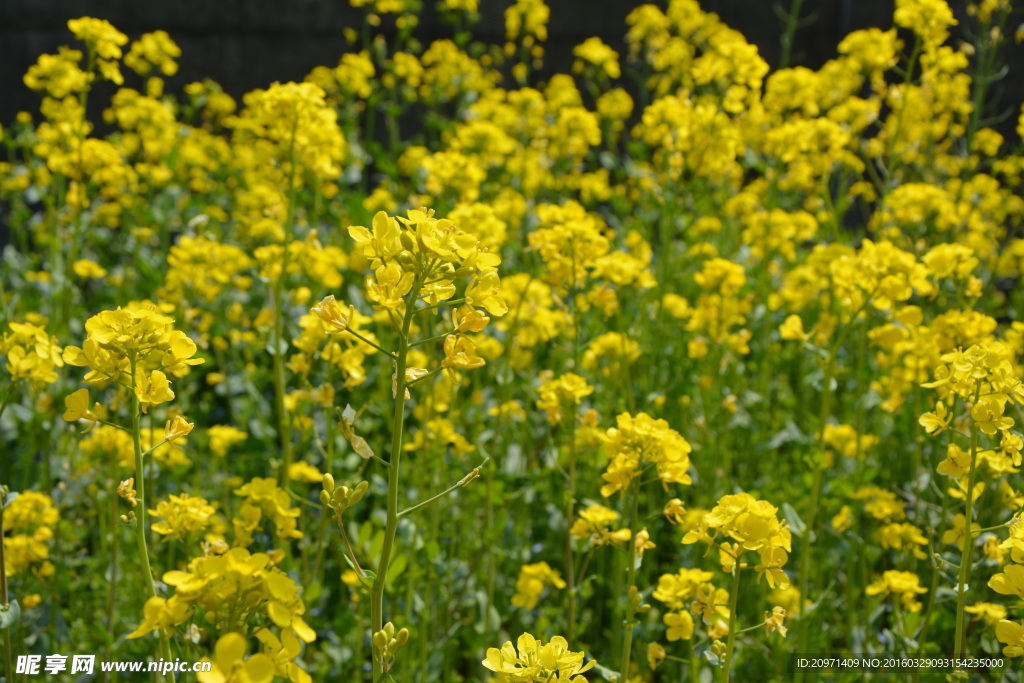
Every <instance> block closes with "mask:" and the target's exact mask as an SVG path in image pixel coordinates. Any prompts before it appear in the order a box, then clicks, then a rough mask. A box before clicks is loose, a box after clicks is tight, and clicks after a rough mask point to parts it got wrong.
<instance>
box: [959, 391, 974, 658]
mask: <svg viewBox="0 0 1024 683" xmlns="http://www.w3.org/2000/svg"><path fill="white" fill-rule="evenodd" d="M980 393H981V384H980V383H979V384H978V387H977V389H976V390H975V392H974V402H975V403H977V402H978V395H979V394H980ZM977 456H978V427H977V426H976V425H975V424H974V420H973V419H972V420H971V467H970V469H969V470H968V471H967V495H966V503H967V506H966V509H965V510H964V530H965V533H964V547H963V549H962V550H961V552H960V572H959V574H958V577H959V578H958V579H957V587H956V646H955V648H954V650H953V652H954V653H955V654H956V656H957V657H963V656H964V653H965V649H964V648H965V642H964V641H965V636H966V632H965V630H964V617H965V616H966V615H965V612H964V607H965V606H966V603H967V590H966V589H967V580H968V579H969V578H970V574H971V551H972V550H973V549H974V541H973V539H972V538H971V522H972V518H973V517H974V468H975V465H976V464H977Z"/></svg>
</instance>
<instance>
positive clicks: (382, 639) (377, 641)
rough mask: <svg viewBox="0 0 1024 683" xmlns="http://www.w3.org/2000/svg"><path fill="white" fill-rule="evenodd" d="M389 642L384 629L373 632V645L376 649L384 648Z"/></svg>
mask: <svg viewBox="0 0 1024 683" xmlns="http://www.w3.org/2000/svg"><path fill="white" fill-rule="evenodd" d="M387 644H388V636H387V634H386V633H384V631H377V632H376V633H374V634H373V647H374V649H376V650H383V649H384V646H385V645H387Z"/></svg>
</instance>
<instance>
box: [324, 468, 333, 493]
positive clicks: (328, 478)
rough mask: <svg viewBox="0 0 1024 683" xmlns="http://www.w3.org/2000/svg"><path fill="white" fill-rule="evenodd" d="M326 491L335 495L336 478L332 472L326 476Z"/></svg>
mask: <svg viewBox="0 0 1024 683" xmlns="http://www.w3.org/2000/svg"><path fill="white" fill-rule="evenodd" d="M324 491H326V492H327V493H334V476H333V475H332V474H331V473H330V472H328V473H327V474H325V475H324Z"/></svg>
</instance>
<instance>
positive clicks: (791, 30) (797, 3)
mask: <svg viewBox="0 0 1024 683" xmlns="http://www.w3.org/2000/svg"><path fill="white" fill-rule="evenodd" d="M803 4H804V0H793V4H792V6H790V8H789V15H788V16H787V17H786V32H785V33H783V34H782V56H781V57H779V68H780V69H785V68H787V67H789V60H790V58H791V57H792V55H793V38H794V37H796V29H797V26H798V25H799V23H800V9H801V7H802V6H803Z"/></svg>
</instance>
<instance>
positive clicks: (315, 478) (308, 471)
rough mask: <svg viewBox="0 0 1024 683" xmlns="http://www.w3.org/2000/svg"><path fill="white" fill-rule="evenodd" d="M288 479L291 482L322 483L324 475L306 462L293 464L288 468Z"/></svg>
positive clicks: (301, 461) (300, 461)
mask: <svg viewBox="0 0 1024 683" xmlns="http://www.w3.org/2000/svg"><path fill="white" fill-rule="evenodd" d="M288 478H289V479H290V480H291V481H302V482H306V483H308V484H314V483H317V484H318V483H320V482H321V481H322V480H323V478H324V475H323V474H321V473H320V470H318V469H317V468H315V467H313V466H312V465H310V464H309V463H308V462H306V461H305V460H299V461H298V462H293V463H292V464H291V465H289V466H288Z"/></svg>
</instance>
